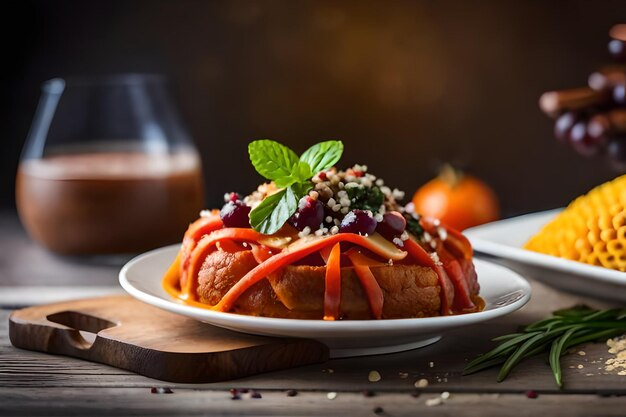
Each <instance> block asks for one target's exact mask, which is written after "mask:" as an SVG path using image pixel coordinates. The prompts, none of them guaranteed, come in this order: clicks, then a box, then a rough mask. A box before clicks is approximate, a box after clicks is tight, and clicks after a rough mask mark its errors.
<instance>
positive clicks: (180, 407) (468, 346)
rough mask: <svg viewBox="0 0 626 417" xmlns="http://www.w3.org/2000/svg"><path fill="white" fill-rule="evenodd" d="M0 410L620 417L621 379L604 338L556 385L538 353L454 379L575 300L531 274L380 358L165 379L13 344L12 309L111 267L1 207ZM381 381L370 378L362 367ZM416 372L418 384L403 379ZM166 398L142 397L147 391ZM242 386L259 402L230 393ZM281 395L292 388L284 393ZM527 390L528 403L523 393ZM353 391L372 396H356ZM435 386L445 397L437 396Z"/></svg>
mask: <svg viewBox="0 0 626 417" xmlns="http://www.w3.org/2000/svg"><path fill="white" fill-rule="evenodd" d="M0 231H1V232H0V415H1V416H4V415H7V416H8V415H45V416H57V415H58V416H66V415H91V416H100V415H115V416H120V415H146V414H147V415H167V416H171V415H343V416H353V415H364V416H367V415H383V416H404V415H407V416H408V415H420V414H426V415H435V416H436V415H455V416H456V415H469V416H491V415H494V416H495V415H498V416H499V415H507V414H511V415H516V416H524V415H529V416H530V415H536V414H537V412H538V411H541V412H544V413H545V415H546V416H568V417H569V416H576V415H585V416H588V415H603V416H613V415H615V416H618V415H624V414H626V411H625V410H626V376H622V375H618V373H617V372H616V371H614V372H606V371H605V370H604V362H605V361H606V360H607V359H609V358H610V357H612V355H611V354H610V353H608V349H607V346H606V344H604V343H597V344H587V345H584V346H581V347H580V348H579V349H577V351H581V352H584V353H585V354H584V355H582V354H577V353H573V354H569V355H566V356H564V357H563V368H564V376H565V381H566V387H565V389H563V390H559V389H557V388H556V386H555V384H554V382H553V379H552V374H551V371H550V368H549V366H548V365H547V358H544V357H541V358H539V357H538V358H533V359H530V360H528V361H526V362H524V363H523V364H522V365H521V366H519V367H518V368H517V369H515V370H514V371H513V373H512V374H511V375H510V377H509V379H507V380H506V381H505V382H503V383H497V382H496V370H495V369H492V370H488V371H485V372H482V373H478V374H475V375H471V376H461V371H462V369H463V367H464V365H465V364H466V363H467V361H468V360H470V359H472V358H474V357H475V356H476V355H477V354H479V353H482V352H485V351H486V350H487V349H489V348H490V347H491V346H492V344H491V342H490V341H489V340H490V339H491V338H492V337H494V336H496V335H500V334H502V333H507V332H511V331H514V330H515V329H516V328H517V326H519V325H522V324H525V323H528V322H531V321H534V320H537V319H539V318H542V317H544V316H546V315H548V314H549V313H550V312H551V311H553V310H555V309H558V308H563V307H570V306H572V305H574V304H580V303H585V304H587V305H590V306H594V307H599V308H601V307H608V306H609V305H608V304H606V303H604V302H602V301H599V300H593V299H587V298H584V297H580V296H575V295H571V294H565V293H562V292H558V291H556V290H554V289H551V288H549V287H547V286H545V285H542V284H540V283H538V282H536V281H532V285H533V298H532V300H531V301H530V303H529V304H528V305H527V306H526V307H524V308H523V309H521V310H520V311H518V312H515V313H513V314H511V315H509V316H507V317H504V318H500V319H496V320H493V321H491V322H487V323H483V324H479V325H474V326H471V327H466V328H462V329H458V330H456V331H453V332H451V333H449V334H447V335H445V337H444V338H443V339H442V340H441V341H440V342H438V343H436V344H434V345H431V346H428V347H426V348H423V349H417V350H413V351H408V352H402V353H397V354H391V355H379V356H371V357H365V358H348V359H337V360H331V361H329V362H328V363H325V364H321V365H311V366H306V367H302V368H297V369H291V370H287V371H280V372H274V373H267V374H263V375H258V376H254V377H249V378H244V379H240V380H236V381H229V382H223V383H214V384H197V385H191V384H172V383H164V382H161V381H156V380H152V379H149V378H145V377H142V376H139V375H135V374H133V373H130V372H128V371H123V370H119V369H115V368H112V367H108V366H105V365H100V364H95V363H90V362H84V361H81V360H78V359H72V358H67V357H61V356H53V355H47V354H43V353H37V352H29V351H24V350H20V349H16V348H14V347H13V346H11V344H10V342H9V339H8V335H7V319H8V316H9V314H10V311H11V309H12V308H15V307H20V306H25V305H30V304H36V303H43V302H52V301H58V300H61V299H70V298H80V297H84V296H94V295H99V294H111V293H121V290H120V289H119V287H118V286H117V271H118V269H119V266H118V265H115V264H109V265H107V264H102V262H100V261H99V260H90V261H84V260H76V259H73V260H69V259H64V258H59V257H56V256H54V255H51V254H49V253H48V252H46V251H45V250H43V249H41V248H40V247H38V246H37V245H35V244H33V243H32V242H31V241H30V240H29V239H28V237H27V236H26V235H25V234H24V232H23V230H22V228H21V226H20V225H19V221H18V220H17V217H16V216H15V214H13V213H11V212H4V213H0ZM374 370H375V371H378V372H379V373H380V375H381V376H382V379H381V380H380V381H378V382H369V381H368V374H369V372H370V371H374ZM420 379H426V380H428V381H429V384H428V386H427V387H425V388H420V389H416V388H415V386H414V384H415V382H416V381H418V380H420ZM165 387H167V388H170V389H171V390H172V391H173V393H171V394H164V393H163V394H159V393H152V391H153V388H165ZM231 388H240V389H242V388H247V389H253V390H255V391H257V392H259V393H260V394H261V396H262V398H251V396H250V394H242V395H241V399H239V400H232V399H231V396H230V393H229V389H231ZM288 390H295V391H296V393H297V395H295V396H288V395H287V391H288ZM530 390H532V391H536V392H537V393H538V397H537V398H535V399H531V398H528V397H527V395H526V393H527V391H530ZM364 391H368V392H370V393H372V394H373V395H372V396H366V395H364ZM442 393H449V397H448V394H444V395H443V396H444V397H447V398H446V399H445V400H441V399H442Z"/></svg>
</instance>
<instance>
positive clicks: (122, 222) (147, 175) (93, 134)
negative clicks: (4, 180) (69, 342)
mask: <svg viewBox="0 0 626 417" xmlns="http://www.w3.org/2000/svg"><path fill="white" fill-rule="evenodd" d="M16 202H17V208H18V212H19V215H20V219H21V221H22V223H23V224H24V226H25V228H26V230H27V231H28V233H29V234H30V236H31V237H32V238H33V239H34V240H36V241H37V242H39V243H40V244H42V245H43V246H45V247H47V248H48V249H50V250H51V251H53V252H55V253H58V254H63V255H114V254H115V255H121V254H133V253H138V252H142V251H145V250H148V249H152V248H156V247H159V246H162V245H165V244H168V243H174V242H177V241H180V238H181V234H182V232H183V231H184V230H185V229H186V226H187V225H188V224H189V222H191V221H193V220H194V219H195V218H196V217H197V216H198V212H199V210H201V208H202V206H203V202H204V197H203V181H202V171H201V163H200V158H199V156H198V153H197V151H196V149H195V147H194V145H193V142H192V140H191V139H190V137H189V135H188V134H187V131H186V129H185V128H184V126H183V124H182V122H181V119H180V117H179V115H178V113H177V111H176V109H175V108H174V106H173V104H172V101H171V99H170V97H169V95H168V92H167V88H166V82H165V80H164V78H163V77H161V76H158V75H145V74H125V75H115V76H106V77H97V78H80V79H79V78H77V79H68V80H63V79H59V78H57V79H52V80H49V81H47V82H45V83H44V84H43V86H42V96H41V99H40V102H39V105H38V107H37V110H36V113H35V117H34V120H33V124H32V126H31V130H30V132H29V134H28V138H27V141H26V144H25V146H24V149H23V152H22V157H21V160H20V164H19V168H18V173H17V184H16Z"/></svg>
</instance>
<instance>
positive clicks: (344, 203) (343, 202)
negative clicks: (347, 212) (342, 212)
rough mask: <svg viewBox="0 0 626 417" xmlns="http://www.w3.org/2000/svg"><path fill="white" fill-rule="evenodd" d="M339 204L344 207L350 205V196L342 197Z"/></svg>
mask: <svg viewBox="0 0 626 417" xmlns="http://www.w3.org/2000/svg"><path fill="white" fill-rule="evenodd" d="M339 204H341V205H342V206H344V207H350V199H349V198H348V197H342V198H340V199H339Z"/></svg>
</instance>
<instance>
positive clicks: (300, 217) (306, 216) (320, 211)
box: [290, 196, 324, 232]
mask: <svg viewBox="0 0 626 417" xmlns="http://www.w3.org/2000/svg"><path fill="white" fill-rule="evenodd" d="M323 221H324V205H323V204H322V203H321V202H320V201H318V200H314V199H313V198H311V197H309V196H306V197H304V198H302V199H301V200H300V203H299V204H298V211H296V213H295V214H294V215H293V216H291V219H290V223H291V224H292V225H293V227H295V228H296V229H298V230H304V228H305V227H308V228H309V229H311V231H312V232H313V231H315V230H317V229H319V228H320V226H321V224H322V222H323Z"/></svg>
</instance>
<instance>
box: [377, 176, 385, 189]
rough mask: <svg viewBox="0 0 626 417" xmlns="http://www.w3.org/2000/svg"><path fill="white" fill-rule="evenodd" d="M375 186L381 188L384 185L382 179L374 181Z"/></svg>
mask: <svg viewBox="0 0 626 417" xmlns="http://www.w3.org/2000/svg"><path fill="white" fill-rule="evenodd" d="M376 185H377V186H379V187H382V186H383V185H385V181H383V179H382V178H379V179H377V180H376Z"/></svg>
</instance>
